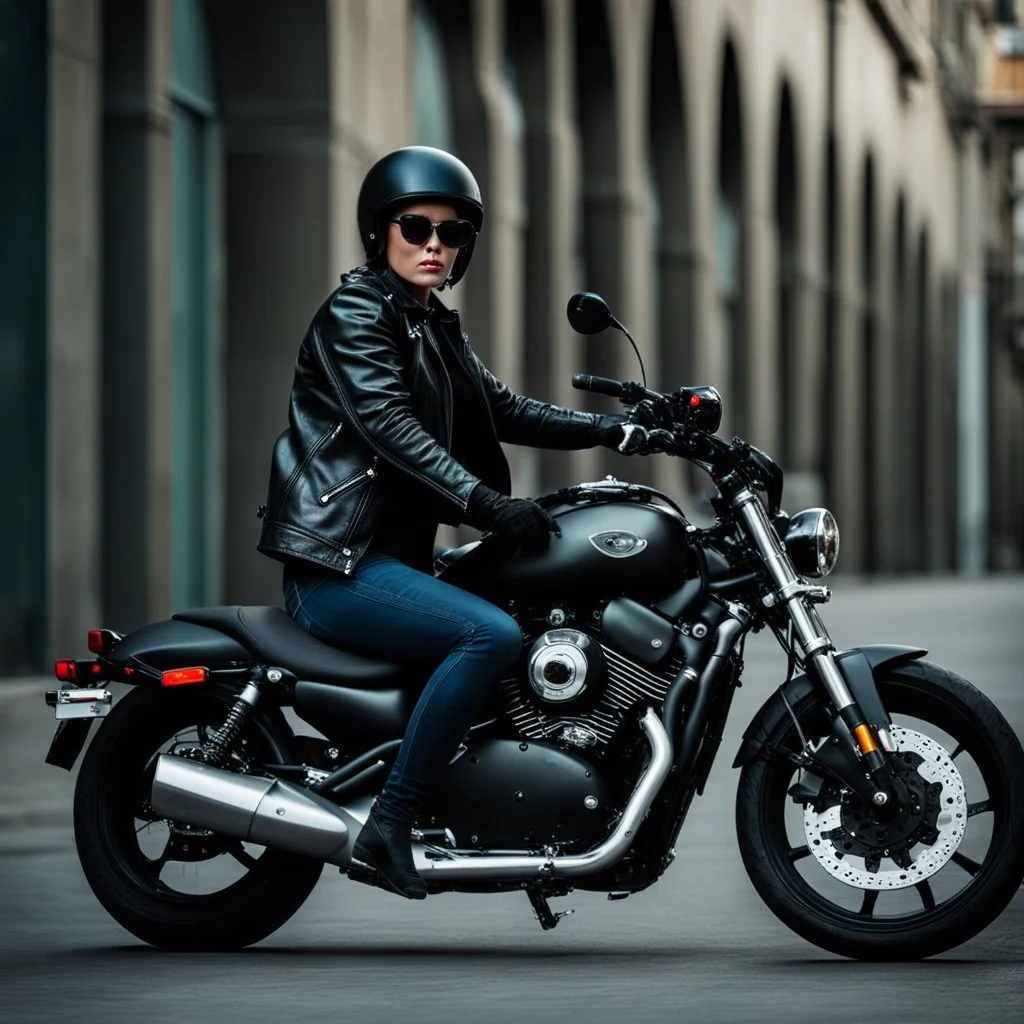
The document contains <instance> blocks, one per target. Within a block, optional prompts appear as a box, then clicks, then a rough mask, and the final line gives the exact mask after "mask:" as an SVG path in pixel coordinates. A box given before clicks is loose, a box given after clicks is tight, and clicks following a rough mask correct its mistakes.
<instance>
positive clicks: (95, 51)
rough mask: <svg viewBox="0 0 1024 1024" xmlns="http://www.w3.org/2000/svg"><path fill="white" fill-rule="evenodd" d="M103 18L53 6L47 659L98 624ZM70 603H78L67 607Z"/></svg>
mask: <svg viewBox="0 0 1024 1024" xmlns="http://www.w3.org/2000/svg"><path fill="white" fill-rule="evenodd" d="M99 60H100V11H99V4H98V3H97V2H96V0H83V2H77V0H51V3H50V124H49V166H50V175H49V192H50V198H49V245H48V248H49V276H48V302H47V305H48V309H49V321H48V325H47V326H48V344H47V350H48V374H47V376H48V400H47V409H48V423H47V442H48V453H47V503H46V507H47V526H48V530H47V547H48V585H47V591H48V594H49V626H50V635H49V643H48V654H49V656H51V657H55V656H57V655H58V654H63V656H65V657H67V656H68V655H69V654H70V655H75V654H78V653H80V652H82V651H83V648H84V644H85V633H86V631H87V630H89V629H95V628H96V627H97V626H98V625H99V624H100V614H101V612H100V400H101V394H102V392H101V387H100V358H101V352H100V305H99V297H100V265H99V252H100V225H99V197H100V148H99V142H100V131H99V128H100V66H99ZM69 595H74V599H73V600H69Z"/></svg>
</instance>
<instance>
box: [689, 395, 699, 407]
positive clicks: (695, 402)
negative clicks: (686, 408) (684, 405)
mask: <svg viewBox="0 0 1024 1024" xmlns="http://www.w3.org/2000/svg"><path fill="white" fill-rule="evenodd" d="M690 405H692V406H694V407H696V406H698V405H700V395H690Z"/></svg>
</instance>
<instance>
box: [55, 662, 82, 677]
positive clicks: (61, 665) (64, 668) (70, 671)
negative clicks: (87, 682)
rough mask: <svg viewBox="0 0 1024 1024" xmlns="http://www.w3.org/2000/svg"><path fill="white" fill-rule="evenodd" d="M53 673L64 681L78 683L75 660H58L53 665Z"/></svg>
mask: <svg viewBox="0 0 1024 1024" xmlns="http://www.w3.org/2000/svg"><path fill="white" fill-rule="evenodd" d="M53 674H54V675H55V676H56V677H57V678H58V679H59V680H60V681H61V682H62V683H76V682H78V673H77V672H76V671H75V663H74V661H67V660H63V661H58V662H57V663H56V664H55V665H54V666H53Z"/></svg>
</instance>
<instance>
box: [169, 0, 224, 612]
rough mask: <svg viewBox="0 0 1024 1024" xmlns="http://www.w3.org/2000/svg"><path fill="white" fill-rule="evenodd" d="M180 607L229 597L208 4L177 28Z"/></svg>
mask: <svg viewBox="0 0 1024 1024" xmlns="http://www.w3.org/2000/svg"><path fill="white" fill-rule="evenodd" d="M170 86H171V88H170V100H171V564H170V568H171V606H172V608H187V607H190V606H191V607H195V606H198V605H209V604H216V603H217V602H218V601H219V600H220V597H221V589H222V571H223V552H222V545H221V540H222V529H223V525H222V524H223V493H222V488H223V483H222V477H223V465H222V462H223V458H222V444H221V441H222V438H221V430H220V404H221V399H222V389H223V382H222V377H221V337H220V329H221V324H220V317H219V315H218V314H219V306H220V298H221V295H220V280H219V273H218V271H219V267H220V262H221V244H222V238H221V202H220V189H219V183H220V176H221V144H220V123H219V103H218V96H217V88H216V84H215V76H214V66H213V55H212V53H211V49H210V40H209V34H208V32H207V26H206V12H205V10H204V5H203V3H202V0H176V2H175V4H174V6H173V8H172V23H171V80H170Z"/></svg>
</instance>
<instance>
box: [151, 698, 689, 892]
mask: <svg viewBox="0 0 1024 1024" xmlns="http://www.w3.org/2000/svg"><path fill="white" fill-rule="evenodd" d="M640 727H641V729H642V730H643V733H644V736H645V737H646V739H647V742H648V743H649V744H650V747H651V760H650V763H649V764H648V765H647V768H646V769H645V770H644V773H643V775H641V776H640V779H639V781H638V782H637V784H636V788H635V789H634V790H633V793H632V795H631V796H630V798H629V801H628V802H627V803H626V807H625V810H623V812H622V817H621V818H619V821H618V823H617V824H616V826H615V828H614V829H613V830H612V832H611V834H610V835H609V836H608V838H607V839H605V840H604V842H602V843H600V844H598V845H597V846H595V847H594V848H593V849H591V850H588V851H587V852H586V853H580V854H570V855H565V856H556V855H555V854H554V853H550V854H549V853H543V854H529V853H522V854H518V853H512V854H487V853H477V852H476V851H459V850H447V849H441V848H439V847H437V846H434V845H431V844H426V843H421V842H416V841H414V842H413V844H412V853H413V860H414V863H415V865H416V870H417V871H418V872H419V874H420V875H421V876H422V877H423V879H424V880H425V881H427V882H428V883H429V884H433V885H436V886H438V887H440V888H450V887H451V886H452V884H453V883H457V882H459V881H462V880H467V881H468V880H474V881H478V880H483V879H490V880H500V881H530V880H541V879H545V878H580V877H582V876H584V875H591V874H594V873H596V872H598V871H602V870H603V869H604V868H607V867H610V866H611V865H613V864H615V863H616V862H618V861H619V860H621V859H622V857H623V856H624V855H625V853H626V851H627V850H628V849H629V847H630V845H631V843H632V842H633V839H634V837H635V836H636V830H637V829H638V828H639V826H640V823H641V822H642V821H643V820H644V817H645V816H646V815H647V812H648V811H649V810H650V807H651V804H652V803H653V802H654V798H655V796H656V795H657V793H658V790H660V789H661V786H662V784H663V783H664V781H665V778H666V776H667V775H668V773H669V769H670V768H671V767H672V743H671V741H670V740H669V737H668V733H666V731H665V727H664V726H663V725H662V723H661V719H660V718H658V716H657V715H656V714H655V712H654V710H653V709H652V708H648V709H647V710H646V711H645V712H644V714H643V716H642V717H641V719H640ZM150 803H151V804H152V807H153V810H154V811H156V813H157V814H159V815H160V816H161V817H165V818H169V819H171V820H172V821H180V822H183V823H186V824H189V825H194V826H196V827H198V828H208V829H210V830H212V831H214V832H216V833H218V834H219V835H223V836H230V837H232V838H234V839H242V840H244V841H245V842H250V843H257V844H259V845H261V846H270V847H275V848H278V849H282V850H291V851H292V852H294V853H300V854H303V855H304V856H307V857H314V858H316V859H318V860H323V861H326V862H327V863H328V864H336V865H338V866H340V867H342V868H347V867H350V866H351V865H352V847H353V845H354V844H355V840H356V837H357V836H358V835H359V830H360V829H361V828H362V826H363V824H364V822H365V821H366V818H367V817H368V816H369V813H370V807H371V804H372V801H371V799H370V798H369V797H366V798H363V799H360V800H355V801H353V802H352V803H351V804H348V805H346V806H345V807H339V806H337V805H336V804H332V803H331V802H330V801H329V800H326V799H324V798H323V797H321V796H319V795H318V794H316V793H311V792H309V790H305V789H301V788H300V787H298V786H294V785H292V784H291V783H288V782H284V781H283V780H281V779H266V778H259V777H255V776H251V775H236V774H234V773H233V772H228V771H223V770H222V769H220V768H213V767H211V766H210V765H205V764H201V763H199V762H197V761H189V760H186V759H185V758H183V757H175V756H174V755H172V754H161V755H160V757H159V758H157V763H156V772H155V774H154V778H153V790H152V796H151V798H150Z"/></svg>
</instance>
